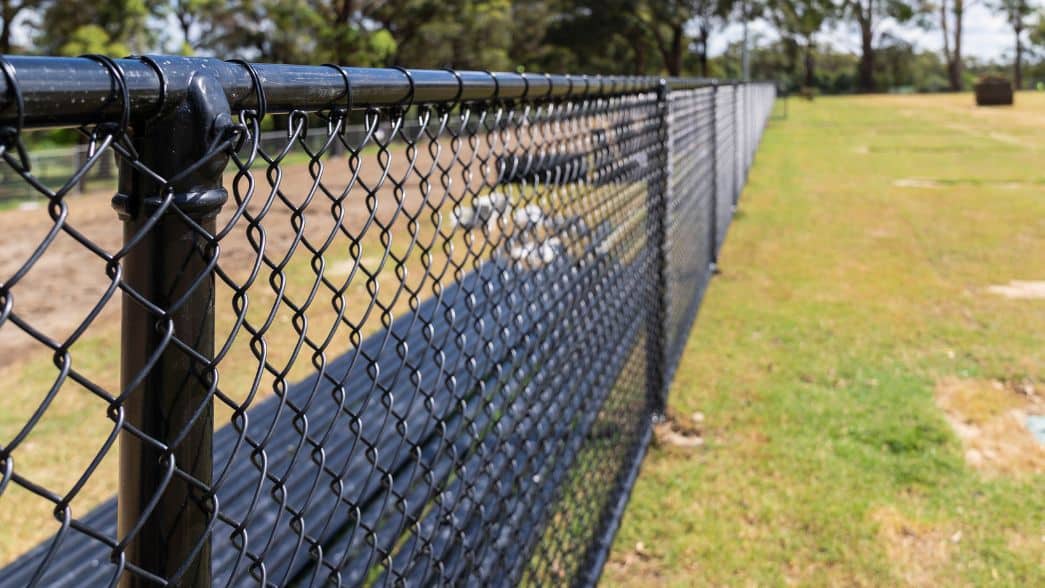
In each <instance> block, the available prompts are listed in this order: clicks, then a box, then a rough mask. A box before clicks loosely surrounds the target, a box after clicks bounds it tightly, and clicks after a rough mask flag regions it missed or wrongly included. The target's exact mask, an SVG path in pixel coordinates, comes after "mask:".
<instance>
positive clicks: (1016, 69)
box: [1012, 26, 1023, 90]
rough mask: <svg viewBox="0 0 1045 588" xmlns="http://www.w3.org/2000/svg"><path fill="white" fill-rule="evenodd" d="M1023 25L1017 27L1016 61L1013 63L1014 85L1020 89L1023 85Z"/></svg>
mask: <svg viewBox="0 0 1045 588" xmlns="http://www.w3.org/2000/svg"><path fill="white" fill-rule="evenodd" d="M1022 32H1023V27H1020V26H1017V27H1016V62H1015V63H1013V64H1012V86H1013V88H1015V89H1017V90H1019V89H1020V88H1022V87H1023V41H1022V40H1021V39H1020V33H1022Z"/></svg>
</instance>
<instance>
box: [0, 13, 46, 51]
mask: <svg viewBox="0 0 1045 588" xmlns="http://www.w3.org/2000/svg"><path fill="white" fill-rule="evenodd" d="M44 2H46V0H0V19H3V22H2V23H0V53H10V52H11V49H12V47H11V31H12V29H13V28H14V25H15V21H17V20H18V18H19V17H20V16H22V15H24V14H26V13H28V12H32V11H34V10H37V9H39V8H40V7H41V6H42V5H43V4H44Z"/></svg>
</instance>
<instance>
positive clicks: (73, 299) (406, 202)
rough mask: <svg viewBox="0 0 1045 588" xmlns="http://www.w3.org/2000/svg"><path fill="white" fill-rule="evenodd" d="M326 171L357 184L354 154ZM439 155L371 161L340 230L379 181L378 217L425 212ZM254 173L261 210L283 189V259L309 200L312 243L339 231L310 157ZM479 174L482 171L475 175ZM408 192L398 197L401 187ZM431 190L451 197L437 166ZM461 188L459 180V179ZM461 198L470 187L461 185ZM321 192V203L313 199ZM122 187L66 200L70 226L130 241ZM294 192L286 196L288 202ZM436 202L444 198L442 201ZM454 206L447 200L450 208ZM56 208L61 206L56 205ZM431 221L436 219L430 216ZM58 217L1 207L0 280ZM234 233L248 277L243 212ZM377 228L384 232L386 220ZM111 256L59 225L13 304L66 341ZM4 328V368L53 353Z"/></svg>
mask: <svg viewBox="0 0 1045 588" xmlns="http://www.w3.org/2000/svg"><path fill="white" fill-rule="evenodd" d="M325 163H326V165H325V169H324V171H323V173H322V176H321V178H322V185H323V186H324V187H325V188H326V189H327V191H329V192H330V193H331V194H334V195H339V194H340V193H341V192H342V191H344V190H345V188H346V187H347V186H348V184H349V180H350V178H351V174H350V172H349V168H348V163H347V160H346V159H345V158H343V157H342V158H336V159H329V160H327V161H326V162H325ZM431 163H432V162H431V158H427V157H424V159H423V160H422V158H420V157H419V161H418V162H417V164H416V165H415V166H413V168H411V167H410V166H409V163H408V161H407V159H406V158H405V157H403V156H401V154H400V153H395V154H393V157H392V158H391V163H390V165H389V166H388V169H387V177H385V175H386V174H385V173H384V171H383V170H382V169H381V167H380V166H377V165H373V164H372V162H367V164H365V165H362V171H361V172H360V174H359V177H358V179H357V181H356V183H355V184H354V185H353V187H352V188H351V190H350V191H349V194H348V196H347V197H346V199H345V204H344V208H343V219H342V221H341V227H342V228H343V230H344V231H345V232H346V233H349V234H353V235H357V234H359V233H360V231H361V230H362V229H363V227H364V226H365V225H366V224H367V222H368V220H369V218H370V211H369V209H368V207H367V204H366V202H365V199H366V196H367V187H374V186H380V188H379V189H378V190H377V191H376V192H375V194H376V196H377V197H376V199H375V203H376V215H375V216H376V218H377V219H378V220H379V221H384V222H385V223H389V222H390V221H391V219H392V217H393V215H394V214H395V212H396V210H397V208H398V205H397V198H400V199H402V200H403V212H404V213H410V214H414V215H417V214H418V213H419V212H422V213H423V211H422V210H421V209H422V206H423V204H422V202H423V201H424V196H423V195H422V190H421V189H420V186H421V183H420V177H421V176H420V174H422V173H424V171H425V170H426V169H430V168H431ZM252 175H253V176H254V181H255V187H254V195H253V196H252V199H251V202H252V203H251V204H250V205H249V206H248V210H250V211H251V212H253V213H255V214H258V213H259V212H260V211H261V209H262V204H263V203H264V202H265V201H266V200H268V198H269V196H270V193H271V192H272V191H273V190H274V189H275V188H274V186H273V183H275V184H276V185H277V186H278V192H279V195H277V197H276V199H275V203H274V204H273V206H272V207H271V208H269V209H268V211H267V212H266V215H265V220H264V224H263V226H264V231H265V238H266V244H265V250H266V253H267V254H268V255H269V256H270V257H272V258H274V259H278V258H280V257H281V256H282V255H283V254H285V253H286V252H287V251H288V250H289V249H290V248H291V246H292V244H293V243H294V241H295V238H296V235H297V229H296V228H295V226H294V224H295V223H294V221H293V220H292V216H293V215H294V214H295V211H294V209H293V208H294V207H295V206H301V207H303V210H302V211H301V215H302V217H303V219H304V222H303V223H302V225H303V227H304V229H303V231H302V232H303V234H304V236H305V237H306V238H310V239H311V240H312V241H313V242H322V241H323V240H324V239H325V237H326V236H327V235H328V234H329V233H330V232H331V231H332V230H335V228H336V226H335V225H336V221H335V213H332V210H331V200H330V197H329V196H327V195H326V194H324V192H323V191H322V190H318V189H317V190H315V191H314V193H312V192H313V187H314V186H316V182H315V181H314V179H313V176H312V175H311V174H310V172H309V169H308V167H307V166H306V165H305V164H295V165H285V166H282V167H281V168H280V169H279V175H278V176H275V175H270V176H268V177H269V178H276V181H275V182H270V181H267V179H266V170H265V169H264V168H261V169H257V170H256V171H254V172H253V174H252ZM476 175H477V176H478V174H476ZM233 179H234V176H233V175H232V174H226V187H227V188H228V189H229V190H230V193H232V190H233ZM396 183H401V184H403V186H404V189H403V190H401V191H399V193H400V194H401V195H397V190H396V189H395V184H396ZM432 184H433V185H432V186H431V188H430V189H429V191H430V197H431V199H432V200H434V201H436V202H437V201H438V200H440V199H441V198H443V197H444V192H443V190H442V189H441V188H440V187H439V174H438V172H437V173H436V174H434V175H433V177H432ZM458 185H460V182H458ZM237 186H238V187H239V188H240V191H241V192H244V193H245V192H246V189H247V182H246V180H245V179H243V180H240V181H239V183H238V184H237ZM454 192H455V193H456V194H455V195H456V197H458V198H460V195H461V193H462V190H461V189H460V188H458V189H457V190H454ZM310 193H312V195H311V197H312V201H311V202H310V203H309V204H308V206H304V204H305V202H306V200H307V199H308V198H309V197H310ZM112 195H113V192H112V191H109V190H105V191H93V192H91V193H89V194H86V195H83V196H72V197H69V198H68V199H66V201H65V202H66V204H67V213H66V217H65V224H66V226H68V227H70V228H72V229H74V230H75V231H76V232H78V233H80V234H82V235H83V236H84V237H86V238H87V239H90V240H91V241H92V242H94V243H95V244H96V245H97V246H98V247H100V248H101V249H103V250H104V251H106V252H107V253H109V254H110V255H111V254H113V253H115V252H116V251H118V250H119V248H120V246H121V244H122V241H123V233H122V225H121V222H120V221H119V219H118V218H117V216H116V213H115V211H114V210H113V209H112V207H111V205H110V201H111V198H112ZM280 196H282V198H285V199H286V201H282V200H281V198H280ZM433 204H435V202H433ZM234 208H235V203H234V202H231V201H230V202H229V203H228V204H227V205H226V207H225V209H224V210H223V212H222V215H221V216H220V217H219V220H218V223H219V224H218V226H219V227H222V226H224V225H225V224H227V223H228V222H229V221H230V218H231V216H232V214H233V210H234ZM446 208H447V209H448V208H449V207H448V206H447V207H446ZM54 213H55V214H56V215H57V214H59V211H57V210H55V211H54ZM424 220H428V219H427V218H426V219H424ZM406 223H407V221H406V217H405V216H403V215H402V214H401V215H400V216H398V217H397V218H396V220H395V221H393V224H394V230H400V231H401V230H402V229H403V228H406ZM55 224H56V221H55V219H54V218H52V214H51V213H50V211H49V207H48V203H47V201H46V200H43V199H41V200H40V201H39V202H38V204H37V205H36V206H26V207H22V208H20V209H12V210H8V211H4V212H3V213H0V235H2V236H3V242H4V254H3V255H2V256H0V278H2V279H4V280H7V279H9V278H10V276H12V275H14V274H15V273H16V272H18V271H19V270H20V268H22V267H23V265H25V264H26V263H27V261H28V260H30V259H31V258H32V257H33V255H34V252H36V251H37V249H38V248H39V247H41V243H42V242H43V241H44V240H45V239H46V238H47V237H48V235H49V233H50V232H51V231H52V230H53V228H54V226H55ZM237 224H238V226H237V229H236V230H234V231H233V232H232V233H230V234H229V236H228V237H227V238H226V239H225V240H223V242H222V251H221V265H222V267H223V268H225V269H226V270H227V271H230V272H232V273H233V274H234V275H237V274H238V275H239V276H243V275H244V274H245V271H244V270H245V269H246V268H249V267H250V266H251V265H252V264H253V263H254V260H255V259H256V257H257V254H256V252H255V251H254V249H253V248H252V247H251V245H250V244H249V242H248V241H247V239H246V234H245V232H244V227H245V226H246V224H247V223H246V222H245V221H244V220H243V219H240V220H239V221H237ZM372 231H373V232H374V233H375V234H376V232H377V231H378V228H377V227H373V228H372ZM105 266H106V262H105V260H104V259H103V258H102V257H100V256H98V255H97V254H95V253H94V252H92V251H90V250H89V249H88V248H87V247H85V246H83V245H82V244H80V243H79V242H77V241H76V240H75V239H74V238H72V237H71V236H70V235H69V234H68V233H67V232H65V231H59V232H58V234H57V236H56V237H55V239H54V241H53V242H52V243H51V244H50V246H48V247H46V248H45V250H44V251H43V252H42V253H41V254H40V255H39V258H38V259H37V260H36V261H35V263H33V264H32V267H31V268H30V269H29V271H28V273H27V274H26V275H25V276H24V277H23V278H22V279H21V280H20V281H19V282H18V283H17V284H16V285H15V287H14V288H13V289H12V294H13V295H12V304H13V308H14V313H15V315H16V316H17V317H18V318H19V319H21V320H22V321H25V322H26V323H28V324H29V325H31V326H32V328H33V329H36V330H38V331H39V332H40V333H42V334H43V335H45V336H47V337H49V338H52V339H53V340H55V341H58V342H61V341H64V340H65V339H66V338H67V337H68V336H69V335H70V334H71V333H72V332H73V331H74V330H75V329H76V328H77V326H78V325H80V324H81V322H83V321H84V320H85V319H86V318H87V316H88V314H89V312H90V310H91V309H92V308H94V307H95V306H96V305H98V304H99V303H101V301H102V299H103V298H104V296H105V293H106V291H107V289H108V288H109V287H110V285H111V280H110V279H109V277H108V276H107V275H106V267H105ZM119 307H120V293H119V292H118V291H117V292H116V293H115V294H114V295H113V296H112V298H111V299H110V300H109V301H108V303H105V304H104V308H103V310H102V311H101V313H100V314H99V315H98V317H97V318H96V319H95V320H94V322H93V324H92V327H91V329H92V330H95V329H99V328H102V327H103V326H104V325H105V324H106V323H110V322H112V321H114V320H116V317H118V315H119ZM5 327H6V328H2V329H0V369H2V368H4V367H6V366H10V365H12V364H14V363H17V362H18V361H20V360H21V359H23V358H24V357H25V356H26V355H27V354H30V353H32V352H34V351H40V352H44V353H49V351H48V350H47V348H46V347H45V346H44V345H43V344H42V343H40V342H39V341H37V340H35V339H33V338H32V337H30V336H29V335H28V334H26V333H25V332H23V331H22V330H21V329H18V328H15V326H14V325H6V326H5Z"/></svg>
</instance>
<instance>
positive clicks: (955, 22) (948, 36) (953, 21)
mask: <svg viewBox="0 0 1045 588" xmlns="http://www.w3.org/2000/svg"><path fill="white" fill-rule="evenodd" d="M965 6H966V4H965V0H940V6H939V9H940V32H942V33H943V59H944V62H945V63H946V65H947V82H948V84H949V86H950V89H951V91H953V92H958V91H960V90H961V89H962V88H963V87H964V86H965V82H964V80H962V25H963V22H962V20H963V18H964V16H965Z"/></svg>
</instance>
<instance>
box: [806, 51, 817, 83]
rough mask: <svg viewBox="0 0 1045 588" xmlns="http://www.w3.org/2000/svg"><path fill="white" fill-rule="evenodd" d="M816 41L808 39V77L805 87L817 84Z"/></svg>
mask: <svg viewBox="0 0 1045 588" xmlns="http://www.w3.org/2000/svg"><path fill="white" fill-rule="evenodd" d="M813 48H814V43H813V40H812V39H806V56H805V61H806V77H805V87H807V88H810V89H812V88H813V87H814V86H816V58H815V57H814V56H813Z"/></svg>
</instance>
